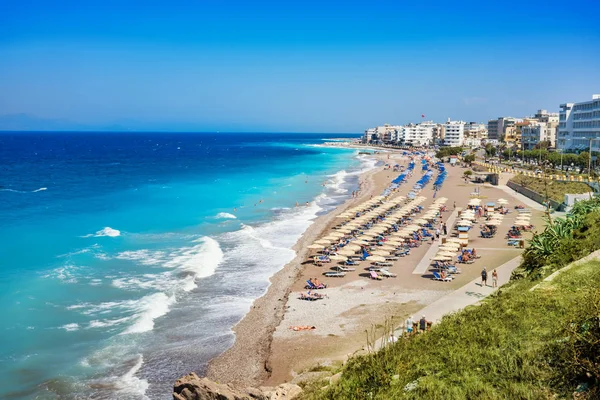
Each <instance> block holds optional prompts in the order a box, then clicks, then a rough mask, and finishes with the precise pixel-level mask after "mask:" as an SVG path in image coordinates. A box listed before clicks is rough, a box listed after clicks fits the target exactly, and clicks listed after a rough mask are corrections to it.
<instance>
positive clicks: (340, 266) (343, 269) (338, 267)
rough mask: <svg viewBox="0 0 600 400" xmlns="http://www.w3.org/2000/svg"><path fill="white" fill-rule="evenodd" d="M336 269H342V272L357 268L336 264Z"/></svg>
mask: <svg viewBox="0 0 600 400" xmlns="http://www.w3.org/2000/svg"><path fill="white" fill-rule="evenodd" d="M333 268H334V269H335V270H336V271H341V272H351V271H356V268H349V267H344V266H342V265H336V266H335V267H333Z"/></svg>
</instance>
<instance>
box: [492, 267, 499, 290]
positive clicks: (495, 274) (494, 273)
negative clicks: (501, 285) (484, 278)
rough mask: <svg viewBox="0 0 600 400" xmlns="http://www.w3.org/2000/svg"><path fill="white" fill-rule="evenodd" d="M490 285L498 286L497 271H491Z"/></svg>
mask: <svg viewBox="0 0 600 400" xmlns="http://www.w3.org/2000/svg"><path fill="white" fill-rule="evenodd" d="M492 287H498V272H496V270H494V272H492Z"/></svg>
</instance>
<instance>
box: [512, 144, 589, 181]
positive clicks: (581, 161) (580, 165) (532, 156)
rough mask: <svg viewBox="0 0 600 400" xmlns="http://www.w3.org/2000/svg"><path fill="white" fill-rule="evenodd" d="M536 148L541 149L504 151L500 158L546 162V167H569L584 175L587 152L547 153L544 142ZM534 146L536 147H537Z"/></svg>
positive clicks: (587, 157) (587, 158)
mask: <svg viewBox="0 0 600 400" xmlns="http://www.w3.org/2000/svg"><path fill="white" fill-rule="evenodd" d="M537 146H540V147H541V148H539V147H538V148H536V149H535V150H525V151H521V150H517V149H512V150H510V149H504V150H503V151H502V156H503V157H504V159H506V160H508V159H514V158H519V159H521V160H524V161H525V162H526V163H528V164H529V163H532V162H533V163H543V162H545V161H547V162H548V165H549V166H550V167H551V168H553V169H557V170H560V167H561V166H562V167H563V170H564V169H567V168H569V167H574V168H576V169H577V171H576V172H579V173H586V174H587V169H588V166H589V162H590V153H588V152H587V151H583V152H581V153H579V154H572V153H563V154H561V153H557V152H555V151H548V150H545V149H544V148H543V146H544V142H540V143H538V145H537ZM537 146H536V147H537ZM593 155H596V156H597V155H598V154H597V152H594V153H593ZM532 167H533V168H537V167H536V166H532ZM593 167H594V164H593V163H592V172H593Z"/></svg>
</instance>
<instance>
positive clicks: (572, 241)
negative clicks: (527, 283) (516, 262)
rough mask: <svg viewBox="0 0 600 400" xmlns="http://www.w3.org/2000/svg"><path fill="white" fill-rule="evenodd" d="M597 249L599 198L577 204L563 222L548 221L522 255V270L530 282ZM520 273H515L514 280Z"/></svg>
mask: <svg viewBox="0 0 600 400" xmlns="http://www.w3.org/2000/svg"><path fill="white" fill-rule="evenodd" d="M598 249H600V198H599V197H595V198H594V199H592V200H587V201H580V202H578V203H576V204H575V205H574V206H573V209H572V210H571V211H570V212H569V213H568V214H567V216H566V218H555V219H554V220H552V221H548V224H547V226H546V228H545V229H544V231H543V232H542V233H539V234H536V235H534V236H533V238H532V239H531V242H530V244H529V246H528V247H527V249H526V250H525V252H524V253H523V262H522V263H521V266H520V267H521V270H522V271H524V272H525V273H526V274H527V275H529V276H530V277H533V278H537V277H540V276H543V275H546V274H548V273H549V272H551V271H554V270H556V269H558V268H561V267H563V266H565V265H567V264H569V263H570V262H572V261H574V260H577V259H579V258H581V257H584V256H586V255H588V254H590V253H591V252H593V251H595V250H598ZM518 274H519V272H518V271H517V272H515V276H516V275H518Z"/></svg>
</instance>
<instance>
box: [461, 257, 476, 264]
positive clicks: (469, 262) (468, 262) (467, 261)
mask: <svg viewBox="0 0 600 400" xmlns="http://www.w3.org/2000/svg"><path fill="white" fill-rule="evenodd" d="M457 261H458V262H459V263H461V264H473V263H474V262H475V261H473V260H466V261H465V259H464V258H463V256H462V255H461V256H458V257H457Z"/></svg>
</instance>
